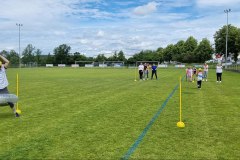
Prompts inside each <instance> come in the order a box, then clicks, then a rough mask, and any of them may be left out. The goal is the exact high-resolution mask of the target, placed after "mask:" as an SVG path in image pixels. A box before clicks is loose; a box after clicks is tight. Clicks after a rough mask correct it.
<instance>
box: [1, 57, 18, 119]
mask: <svg viewBox="0 0 240 160" xmlns="http://www.w3.org/2000/svg"><path fill="white" fill-rule="evenodd" d="M8 64H9V61H8V60H7V59H6V58H5V57H3V56H2V55H0V94H8V93H9V92H8V88H7V87H8V79H7V75H6V69H7V67H8ZM8 105H9V106H10V108H11V109H12V110H13V113H14V114H15V116H16V117H19V116H20V115H19V114H18V113H17V112H16V108H15V106H14V104H13V103H12V102H8Z"/></svg>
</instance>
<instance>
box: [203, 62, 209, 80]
mask: <svg viewBox="0 0 240 160" xmlns="http://www.w3.org/2000/svg"><path fill="white" fill-rule="evenodd" d="M203 68H204V69H203V81H204V80H205V81H207V78H208V64H207V63H205V64H204V66H203Z"/></svg>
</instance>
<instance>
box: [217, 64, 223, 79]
mask: <svg viewBox="0 0 240 160" xmlns="http://www.w3.org/2000/svg"><path fill="white" fill-rule="evenodd" d="M222 72H223V70H222V65H221V64H220V63H218V64H217V67H216V73H217V83H218V82H219V83H221V82H222Z"/></svg>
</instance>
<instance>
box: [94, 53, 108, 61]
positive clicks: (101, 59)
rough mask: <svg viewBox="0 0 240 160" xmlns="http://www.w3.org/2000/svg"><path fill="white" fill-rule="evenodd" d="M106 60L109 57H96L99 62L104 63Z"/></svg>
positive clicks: (100, 55) (101, 55)
mask: <svg viewBox="0 0 240 160" xmlns="http://www.w3.org/2000/svg"><path fill="white" fill-rule="evenodd" d="M106 60H107V57H105V56H104V54H99V55H97V57H96V61H97V62H104V61H106Z"/></svg>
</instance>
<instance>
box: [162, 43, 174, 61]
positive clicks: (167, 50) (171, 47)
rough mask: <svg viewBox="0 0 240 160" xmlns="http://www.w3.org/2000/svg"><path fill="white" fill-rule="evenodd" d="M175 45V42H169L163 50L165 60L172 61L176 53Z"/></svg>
mask: <svg viewBox="0 0 240 160" xmlns="http://www.w3.org/2000/svg"><path fill="white" fill-rule="evenodd" d="M174 50H175V47H174V45H173V44H169V45H168V46H167V47H166V48H165V49H164V51H163V59H164V61H167V62H170V61H171V60H172V56H173V54H174Z"/></svg>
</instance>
